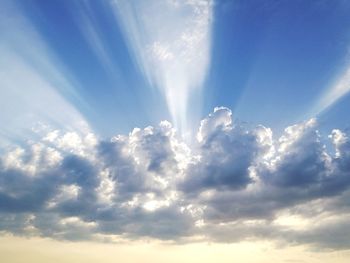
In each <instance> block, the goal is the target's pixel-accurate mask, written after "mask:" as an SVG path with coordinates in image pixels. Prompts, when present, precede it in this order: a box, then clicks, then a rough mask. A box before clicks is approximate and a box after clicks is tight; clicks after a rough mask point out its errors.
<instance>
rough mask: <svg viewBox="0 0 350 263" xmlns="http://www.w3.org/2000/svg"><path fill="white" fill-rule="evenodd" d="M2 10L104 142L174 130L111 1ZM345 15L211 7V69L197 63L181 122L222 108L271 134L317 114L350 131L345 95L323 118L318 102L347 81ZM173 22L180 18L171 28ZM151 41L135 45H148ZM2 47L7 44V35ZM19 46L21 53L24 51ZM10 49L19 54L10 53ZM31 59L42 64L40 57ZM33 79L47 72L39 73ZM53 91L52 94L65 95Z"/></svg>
mask: <svg viewBox="0 0 350 263" xmlns="http://www.w3.org/2000/svg"><path fill="white" fill-rule="evenodd" d="M121 2H123V1H121ZM3 5H4V6H5V9H3V10H5V11H3V12H4V13H7V14H10V13H11V12H13V13H16V14H17V15H19V16H21V17H22V18H25V20H26V22H25V23H26V24H27V25H26V26H30V27H32V28H33V30H35V32H36V34H38V35H39V36H40V41H41V42H43V43H44V44H45V46H46V47H47V49H49V52H50V56H52V57H54V59H52V60H54V62H53V64H55V63H57V64H59V65H60V66H59V67H61V68H64V71H66V72H69V77H68V78H70V80H69V81H70V82H71V86H72V87H71V89H73V90H74V93H75V94H76V96H75V97H74V96H72V94H63V95H64V99H65V100H68V101H69V102H70V103H71V104H72V105H73V106H74V107H75V108H76V110H77V111H79V112H80V114H81V115H82V116H83V117H84V118H85V119H86V120H87V122H88V123H89V125H91V127H93V129H94V130H96V131H97V132H98V133H99V134H101V135H102V136H110V135H112V134H114V133H118V132H127V131H128V130H130V129H132V128H133V127H136V126H137V127H144V126H147V125H149V124H151V125H154V124H156V123H158V122H159V121H160V120H163V119H167V120H170V121H173V122H174V118H172V116H171V112H169V111H170V109H169V104H168V105H167V99H166V96H165V95H164V92H162V88H159V89H157V88H156V86H162V85H164V84H160V83H157V81H156V82H154V80H153V83H152V81H150V80H149V76H147V74H149V73H147V72H145V68H146V67H152V66H150V64H151V63H150V62H144V63H143V65H140V62H139V61H138V60H140V58H139V57H140V56H142V55H140V54H142V53H145V50H146V49H147V46H144V47H136V45H133V44H132V43H130V42H132V41H134V42H137V40H135V39H134V40H131V38H130V35H132V34H133V33H130V32H131V30H130V29H125V27H127V26H124V25H123V21H122V20H123V19H124V20H125V21H126V20H127V19H129V20H135V17H131V15H130V14H126V12H124V16H125V18H122V19H118V18H116V16H118V14H116V12H117V11H115V10H114V9H117V7H116V5H114V6H113V4H112V7H111V6H110V3H109V2H108V1H102V2H98V3H96V2H91V1H40V0H39V1H18V2H11V4H10V3H7V2H6V1H5V2H4V4H3ZM132 5H133V6H134V7H136V13H135V14H136V15H140V16H141V15H145V16H146V15H148V13H147V12H150V11H149V10H147V9H146V8H145V7H143V6H142V3H139V2H137V1H136V2H135V3H133V4H132ZM349 8H350V7H349V4H348V3H347V2H346V1H335V2H334V3H330V2H329V1H317V2H313V3H310V2H305V1H292V2H291V1H258V2H256V1H217V2H215V3H214V4H213V5H212V6H210V7H209V9H210V12H211V13H210V14H209V15H208V18H207V19H209V22H208V24H207V25H206V27H208V28H209V29H208V32H206V34H207V36H205V37H206V38H205V40H203V41H206V42H208V43H205V44H206V45H207V46H208V47H206V48H207V49H208V51H207V52H208V54H206V55H205V56H206V59H207V60H208V61H206V62H204V63H207V65H206V67H205V68H203V69H202V71H203V72H204V73H202V74H201V76H198V77H197V78H199V80H198V81H199V82H200V83H198V84H193V85H194V86H195V85H197V86H198V85H200V86H201V87H200V91H194V94H191V95H189V98H187V99H186V100H187V102H186V104H188V105H187V108H188V109H186V110H185V113H182V115H186V116H187V117H186V118H188V119H190V120H191V121H194V122H198V121H199V119H200V118H202V117H203V116H205V115H206V114H208V113H209V112H210V111H211V110H212V109H213V108H214V107H215V106H226V107H229V108H231V109H233V111H234V116H235V118H239V119H241V120H244V121H247V122H251V123H253V124H259V123H263V124H265V125H269V126H271V127H276V128H278V129H282V128H283V127H284V126H286V125H288V124H291V123H294V122H297V121H302V120H304V119H306V118H310V117H313V116H316V115H320V117H321V118H322V119H323V118H324V119H325V120H327V124H325V126H327V125H330V126H332V124H333V123H334V124H335V125H336V126H337V127H338V128H345V127H347V126H348V125H349V123H348V122H346V121H344V117H343V116H342V115H343V114H344V113H346V112H347V111H348V110H349V109H348V107H346V105H348V104H349V103H348V102H349V98H347V97H346V94H345V93H344V94H342V96H341V97H342V99H341V100H336V101H335V102H332V103H331V105H330V106H329V107H328V108H327V110H325V109H323V108H322V106H320V105H318V101H319V100H320V99H321V96H323V94H325V93H327V92H328V91H329V90H330V89H332V87H334V86H335V85H336V82H337V81H338V80H339V79H340V78H341V77H342V76H343V75H345V74H346V70H347V68H348V64H349V62H348V60H349V55H348V50H349V48H348V46H349V43H350V30H349V28H350V26H349V24H350V19H349V16H348V12H349ZM7 9H9V12H7V11H6V10H7ZM137 12H139V14H138V13H137ZM176 15H179V14H175V16H174V17H173V18H172V19H173V20H176ZM184 15H185V16H186V15H188V14H186V13H185V14H184ZM120 16H121V17H122V15H120ZM156 16H158V17H161V15H160V14H154V15H153V17H152V19H155V18H154V17H156ZM209 16H210V17H209ZM147 19H148V18H147ZM2 20H3V21H2V24H3V27H4V31H5V32H6V31H9V32H7V33H9V34H10V33H11V31H12V32H13V31H15V30H21V29H20V28H19V27H20V26H19V25H16V24H15V21H7V20H10V19H9V18H8V17H6V15H3V18H2ZM170 22H172V21H170ZM170 22H169V23H170ZM157 23H158V22H157ZM151 26H153V27H156V26H157V25H151ZM158 26H159V27H160V25H158ZM13 27H14V28H13ZM123 27H124V28H123ZM24 30H25V29H24ZM127 30H129V31H128V32H129V33H127V32H125V31H127ZM137 30H139V31H141V30H144V31H145V34H149V35H151V36H152V37H153V38H156V37H158V38H159V39H160V38H162V37H163V40H162V41H166V40H167V39H166V38H167V37H168V38H171V37H172V36H170V35H169V36H167V35H166V34H164V33H162V34H163V35H165V36H153V35H156V33H154V32H150V30H149V29H147V28H145V26H143V25H139V26H138V28H137ZM128 34H129V35H128ZM152 34H153V35H152ZM29 38H30V37H29ZM145 38H146V37H145ZM153 38H152V39H151V37H150V39H151V40H139V41H143V42H146V41H148V42H149V41H153ZM3 41H4V42H10V41H8V39H7V37H6V34H4V36H3ZM12 41H13V42H16V41H17V42H20V41H21V40H18V39H15V40H12ZM28 41H31V39H28ZM13 42H12V43H13ZM29 43H30V42H29ZM139 44H141V43H139ZM197 44H198V45H204V44H203V43H197ZM15 45H24V43H15ZM12 47H13V46H12ZM23 48H24V47H19V49H21V50H22V51H23ZM12 49H13V50H12V51H13V52H16V53H17V54H20V53H22V51H17V50H16V48H15V47H13V48H12ZM138 49H144V50H138ZM177 52H178V51H177ZM193 52H194V51H193ZM20 55H22V54H20ZM175 55H177V54H175ZM35 56H40V50H38V54H36V55H35ZM23 57H24V59H25V60H26V62H28V63H32V61H31V60H33V58H28V57H25V54H23ZM195 63H197V66H198V64H203V62H200V61H198V62H197V61H195ZM57 64H55V65H54V67H56V69H57V68H59V67H58V66H57ZM35 67H36V66H35V65H34V66H33V68H35ZM39 67H40V66H38V67H37V69H39ZM40 74H45V73H44V72H42V68H40ZM160 74H163V73H160ZM164 74H165V73H164ZM171 74H174V73H171ZM191 74H192V75H196V74H197V73H194V72H191ZM65 77H66V78H67V76H65ZM195 77H196V76H195ZM158 82H159V81H158ZM181 85H182V84H179V85H178V86H177V87H179V88H178V89H181ZM57 86H59V85H56V86H55V87H54V88H55V89H56V90H59V89H62V88H61V87H57ZM174 89H176V88H174ZM4 92H6V91H4ZM60 92H61V91H60ZM180 92H181V91H180ZM162 93H163V94H162ZM78 97H79V98H78ZM333 97H334V96H333ZM182 100H185V99H183V98H179V100H178V101H177V102H176V104H180V102H179V101H182ZM338 104H339V105H338ZM194 105H195V106H194ZM342 105H343V106H342ZM344 105H345V106H344ZM339 108H341V110H339ZM339 111H341V112H339ZM335 112H336V114H335ZM173 115H174V114H173ZM338 116H339V117H338ZM173 117H174V116H173ZM196 125H197V124H196ZM196 125H195V126H196ZM178 126H180V125H178ZM332 127H333V126H332Z"/></svg>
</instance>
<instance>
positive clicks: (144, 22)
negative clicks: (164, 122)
mask: <svg viewBox="0 0 350 263" xmlns="http://www.w3.org/2000/svg"><path fill="white" fill-rule="evenodd" d="M112 7H113V9H114V11H115V16H116V19H117V21H118V22H119V23H120V24H121V25H122V27H123V29H124V32H125V36H126V39H127V41H128V42H129V47H130V48H131V51H132V53H133V54H134V57H135V60H136V63H137V64H138V65H139V67H140V68H141V70H142V71H143V73H144V75H145V76H146V77H147V79H148V81H149V82H150V84H151V85H152V86H155V87H157V88H158V89H160V90H161V92H162V93H163V94H164V96H165V99H166V102H167V105H168V109H169V111H170V114H171V116H172V121H173V122H174V124H175V126H176V127H177V128H178V129H179V130H181V131H182V132H186V131H187V128H188V125H189V123H188V118H187V117H186V116H187V115H188V114H189V112H188V103H189V100H190V98H191V95H194V94H196V92H198V91H200V88H201V84H202V82H203V80H204V77H205V74H206V71H207V67H208V63H209V59H210V58H209V49H210V32H211V20H212V7H213V3H212V1H210V0H191V1H190V0H189V1H176V0H172V1H156V0H151V1H146V2H145V1H137V2H136V1H114V2H112ZM199 103H200V102H199V101H197V102H196V103H195V104H199ZM198 106H199V105H192V104H191V114H193V112H195V110H194V109H193V107H194V108H195V107H198Z"/></svg>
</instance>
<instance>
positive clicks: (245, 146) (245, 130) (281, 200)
mask: <svg viewBox="0 0 350 263" xmlns="http://www.w3.org/2000/svg"><path fill="white" fill-rule="evenodd" d="M326 140H330V142H331V143H332V144H333V146H334V149H331V150H328V149H327V148H326V147H325V141H326ZM349 163H350V139H349V134H347V133H346V132H344V131H340V130H337V129H335V130H333V131H332V133H331V134H330V135H329V137H322V136H321V135H320V133H319V132H318V131H317V120H316V119H311V120H308V121H305V122H302V123H298V124H295V125H292V126H290V127H287V128H286V129H285V131H284V133H283V134H282V135H281V136H280V137H279V138H275V137H274V135H273V132H272V130H271V129H269V128H267V127H264V126H262V125H259V126H257V127H253V128H251V127H248V126H247V125H244V124H242V123H238V122H236V121H234V120H233V118H232V112H231V110H230V109H228V108H225V107H219V108H215V109H214V111H213V112H212V113H211V114H209V115H208V117H206V118H205V119H203V120H202V121H201V123H200V126H199V128H198V134H197V140H196V141H195V142H193V143H192V144H191V146H189V145H187V144H186V143H185V142H183V141H182V139H181V137H180V136H178V134H177V133H176V130H175V129H174V128H173V127H172V125H171V124H170V123H169V122H167V121H163V122H161V123H160V124H159V125H158V126H157V127H151V126H149V127H146V128H144V129H140V128H135V129H134V130H133V131H131V132H130V133H129V134H127V135H117V136H115V137H113V138H111V139H109V140H106V139H100V138H98V137H97V136H96V135H94V134H92V133H90V132H88V131H83V132H82V131H76V132H72V131H68V132H65V131H60V130H52V131H48V132H47V133H46V134H44V135H42V136H41V139H39V140H37V141H28V143H27V146H13V147H11V148H10V149H7V150H5V149H4V154H3V156H2V157H1V161H0V218H1V220H0V222H1V223H0V229H1V230H2V231H4V232H11V233H14V234H17V235H26V236H28V235H41V236H47V237H52V238H55V239H69V240H91V239H93V240H110V241H113V240H114V239H115V238H116V237H117V238H124V239H138V238H156V239H161V240H171V241H176V242H195V241H198V240H206V241H217V242H238V241H242V240H246V239H268V240H274V241H276V242H280V243H282V244H308V245H310V246H315V247H318V248H329V249H344V248H349V245H350V241H349V235H348V233H347V232H346V231H342V229H345V228H346V227H348V223H347V221H348V220H347V219H348V218H349V215H350V203H349V201H348V200H349V193H350V172H349V171H350V169H349ZM325 231H327V233H331V234H325Z"/></svg>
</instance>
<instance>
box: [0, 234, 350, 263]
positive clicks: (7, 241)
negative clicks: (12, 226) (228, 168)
mask: <svg viewBox="0 0 350 263" xmlns="http://www.w3.org/2000/svg"><path fill="white" fill-rule="evenodd" d="M0 259H1V262H6V263H44V262H45V263H47V262H50V263H55V262H57V263H58V262H60V263H68V262H74V263H92V262H94V263H95V262H98V263H112V262H113V263H117V262H121V263H139V262H152V263H179V262H181V263H187V262H189V263H206V262H215V263H236V262H237V263H241V262H244V263H271V262H274V263H275V262H307V263H309V262H310V263H314V262H322V263H323V262H324V263H327V262H331V263H348V262H349V260H350V251H333V252H315V251H311V250H310V249H307V248H305V247H302V246H298V247H296V246H295V247H277V246H275V245H273V244H271V243H267V242H254V243H253V242H249V243H248V242H245V243H239V244H207V243H206V244H204V243H199V244H187V245H164V244H160V243H157V242H149V243H146V242H130V243H128V244H103V243H89V242H67V241H64V242H63V241H53V240H49V239H43V238H21V237H11V236H5V237H4V236H3V237H0Z"/></svg>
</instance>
